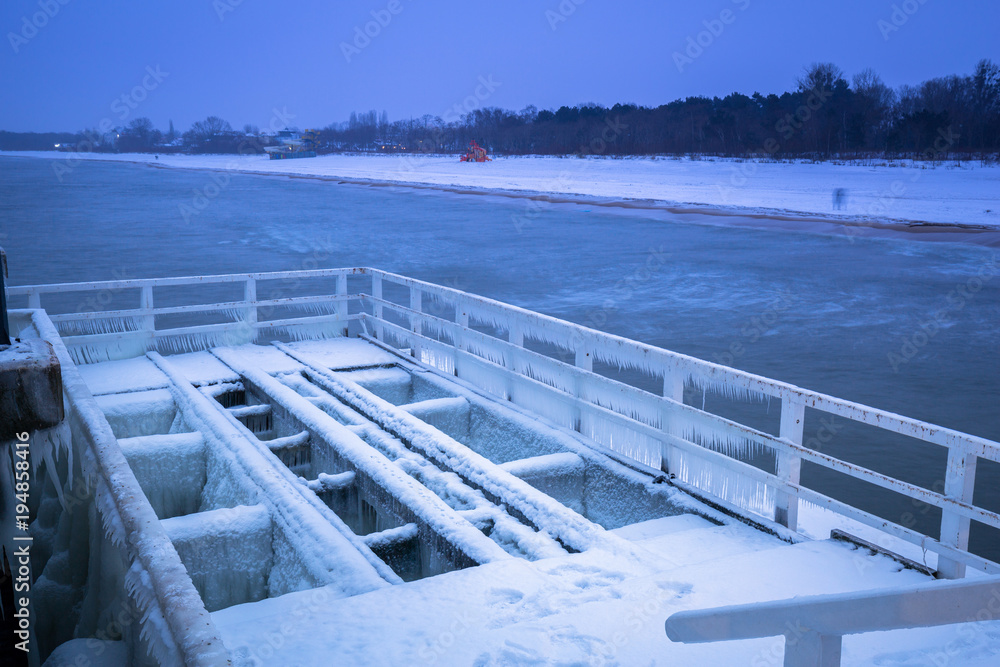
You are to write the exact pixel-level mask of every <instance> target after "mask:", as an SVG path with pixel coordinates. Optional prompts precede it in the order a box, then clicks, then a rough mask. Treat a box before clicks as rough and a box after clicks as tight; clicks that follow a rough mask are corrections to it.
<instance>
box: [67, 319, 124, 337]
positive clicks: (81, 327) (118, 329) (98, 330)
mask: <svg viewBox="0 0 1000 667" xmlns="http://www.w3.org/2000/svg"><path fill="white" fill-rule="evenodd" d="M55 324H56V329H57V331H58V332H59V335H60V336H64V337H65V336H88V335H94V334H117V333H130V332H137V331H141V330H142V324H143V320H142V318H141V317H139V316H135V315H129V316H125V317H101V318H95V319H79V320H67V321H64V322H57V323H55Z"/></svg>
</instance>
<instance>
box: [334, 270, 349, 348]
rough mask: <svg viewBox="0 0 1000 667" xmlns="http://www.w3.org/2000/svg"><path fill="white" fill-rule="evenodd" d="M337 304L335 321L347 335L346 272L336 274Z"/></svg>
mask: <svg viewBox="0 0 1000 667" xmlns="http://www.w3.org/2000/svg"><path fill="white" fill-rule="evenodd" d="M337 298H338V299H339V300H338V301H337V305H336V307H335V312H336V313H337V321H338V322H339V323H340V324H341V325H342V326H343V327H344V328H343V332H342V333H343V334H344V337H345V338H346V337H347V274H346V273H342V274H340V275H339V276H337Z"/></svg>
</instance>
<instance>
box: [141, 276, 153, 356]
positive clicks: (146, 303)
mask: <svg viewBox="0 0 1000 667" xmlns="http://www.w3.org/2000/svg"><path fill="white" fill-rule="evenodd" d="M139 310H140V311H142V317H141V322H142V331H143V332H144V333H146V334H148V335H149V341H148V345H149V349H151V350H152V349H156V345H155V340H154V339H155V333H154V332H155V330H156V316H155V315H153V286H152V285H143V287H142V289H141V290H140V292H139Z"/></svg>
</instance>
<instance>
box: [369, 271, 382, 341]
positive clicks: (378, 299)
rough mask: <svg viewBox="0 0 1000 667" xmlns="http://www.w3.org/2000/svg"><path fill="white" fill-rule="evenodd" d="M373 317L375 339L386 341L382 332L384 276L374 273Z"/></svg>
mask: <svg viewBox="0 0 1000 667" xmlns="http://www.w3.org/2000/svg"><path fill="white" fill-rule="evenodd" d="M372 315H373V316H374V318H375V337H376V338H378V339H379V340H385V334H384V333H383V332H382V274H381V273H374V272H373V273H372Z"/></svg>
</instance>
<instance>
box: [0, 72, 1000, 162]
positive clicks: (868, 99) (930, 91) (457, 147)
mask: <svg viewBox="0 0 1000 667" xmlns="http://www.w3.org/2000/svg"><path fill="white" fill-rule="evenodd" d="M796 83H797V85H796V87H795V89H794V90H790V91H786V92H783V93H781V94H769V95H762V94H760V93H754V94H753V95H749V96H747V95H744V94H741V93H733V94H731V95H728V96H726V97H722V98H720V97H714V98H708V97H689V98H686V99H683V100H676V101H674V102H671V103H669V104H664V105H661V106H658V107H643V106H637V105H634V104H616V105H614V106H612V107H610V108H606V107H603V106H600V105H596V104H584V105H580V106H576V107H568V106H563V107H560V108H559V109H555V110H544V109H543V110H539V109H537V108H535V107H534V106H529V107H527V108H525V109H523V110H521V111H516V112H515V111H509V110H506V109H500V108H495V107H489V108H479V107H478V106H477V105H478V102H476V103H475V104H472V102H471V101H470V102H469V103H468V104H470V107H467V108H461V107H458V108H456V109H454V110H453V111H452V112H449V113H447V114H445V117H444V118H442V117H440V116H430V115H425V116H423V117H421V118H419V119H408V120H399V121H394V122H389V120H388V117H387V115H386V113H385V112H384V111H383V112H382V113H381V114H378V113H376V112H375V111H369V112H362V113H352V114H351V117H350V119H349V120H348V121H347V122H345V123H335V124H332V125H329V126H327V127H326V128H324V129H322V130H320V132H319V142H318V145H317V146H316V149H317V151H318V152H320V153H329V152H338V151H340V152H343V151H352V152H354V151H360V152H408V153H452V152H458V151H463V150H464V149H465V147H466V146H467V145H468V143H469V141H470V140H473V139H475V140H476V141H478V142H479V143H480V144H482V145H484V146H486V147H487V148H488V149H489V151H490V152H492V153H499V154H508V155H525V154H545V155H570V154H578V155H595V154H596V155H615V156H620V155H663V154H674V155H676V154H692V153H695V154H711V155H721V156H768V155H770V156H775V157H815V158H827V157H832V156H840V157H860V156H887V157H914V158H921V157H932V158H934V159H941V158H945V157H952V156H957V157H962V156H965V157H979V158H981V159H996V156H997V155H998V154H1000V67H998V66H997V65H996V64H995V63H993V62H992V61H990V60H982V61H980V62H979V63H978V64H977V65H976V67H975V69H974V70H973V72H972V73H971V74H969V75H952V76H947V77H941V78H936V79H930V80H928V81H925V82H923V83H922V84H920V85H918V86H902V87H900V88H898V89H895V90H894V89H892V88H890V87H888V86H887V85H886V84H885V83H884V82H883V81H882V80H881V78H880V77H879V76H878V74H876V73H875V72H874V71H872V70H870V69H869V70H865V71H862V72H860V73H858V74H856V75H854V76H853V77H851V78H850V80H848V79H847V77H846V76H845V75H844V73H843V72H842V71H841V70H840V69H839V68H838V67H837V66H836V65H833V64H829V63H821V64H814V65H812V66H810V67H808V68H806V70H805V71H804V73H803V75H802V76H801V77H800V78H799V79H798V81H797V82H796ZM471 99H472V98H470V100H471ZM54 139H59V140H58V141H53V140H54ZM277 141H278V138H277V137H275V136H274V134H271V133H267V132H260V131H259V130H258V129H257V128H255V127H252V126H245V127H244V128H243V130H242V131H239V130H234V129H233V128H232V127H231V126H230V125H229V123H227V122H226V121H225V120H223V119H221V118H217V117H209V118H207V119H205V120H204V121H199V122H198V123H195V124H194V125H193V126H192V127H191V128H190V129H189V130H188V131H186V132H184V133H183V134H178V133H177V132H175V131H174V128H173V124H172V123H171V125H170V128H169V129H168V130H167V131H166V132H160V131H159V130H157V129H156V128H154V127H153V125H152V123H151V122H150V121H149V119H146V118H139V119H136V120H133V121H132V122H130V123H129V124H128V125H127V126H125V127H121V128H115V129H114V130H112V131H110V132H98V131H96V130H91V131H86V132H82V133H79V134H77V135H75V136H72V138H67V135H62V134H60V135H54V134H44V135H42V134H39V135H25V134H13V133H0V149H4V150H26V149H35V150H39V149H42V150H44V149H52V148H53V147H54V143H60V144H62V146H61V148H62V149H64V150H65V149H68V150H96V151H105V150H106V151H120V152H135V151H139V152H144V151H156V152H188V153H237V152H239V153H259V152H263V148H264V146H267V145H272V144H274V143H276V142H277ZM67 144H68V146H67Z"/></svg>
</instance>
